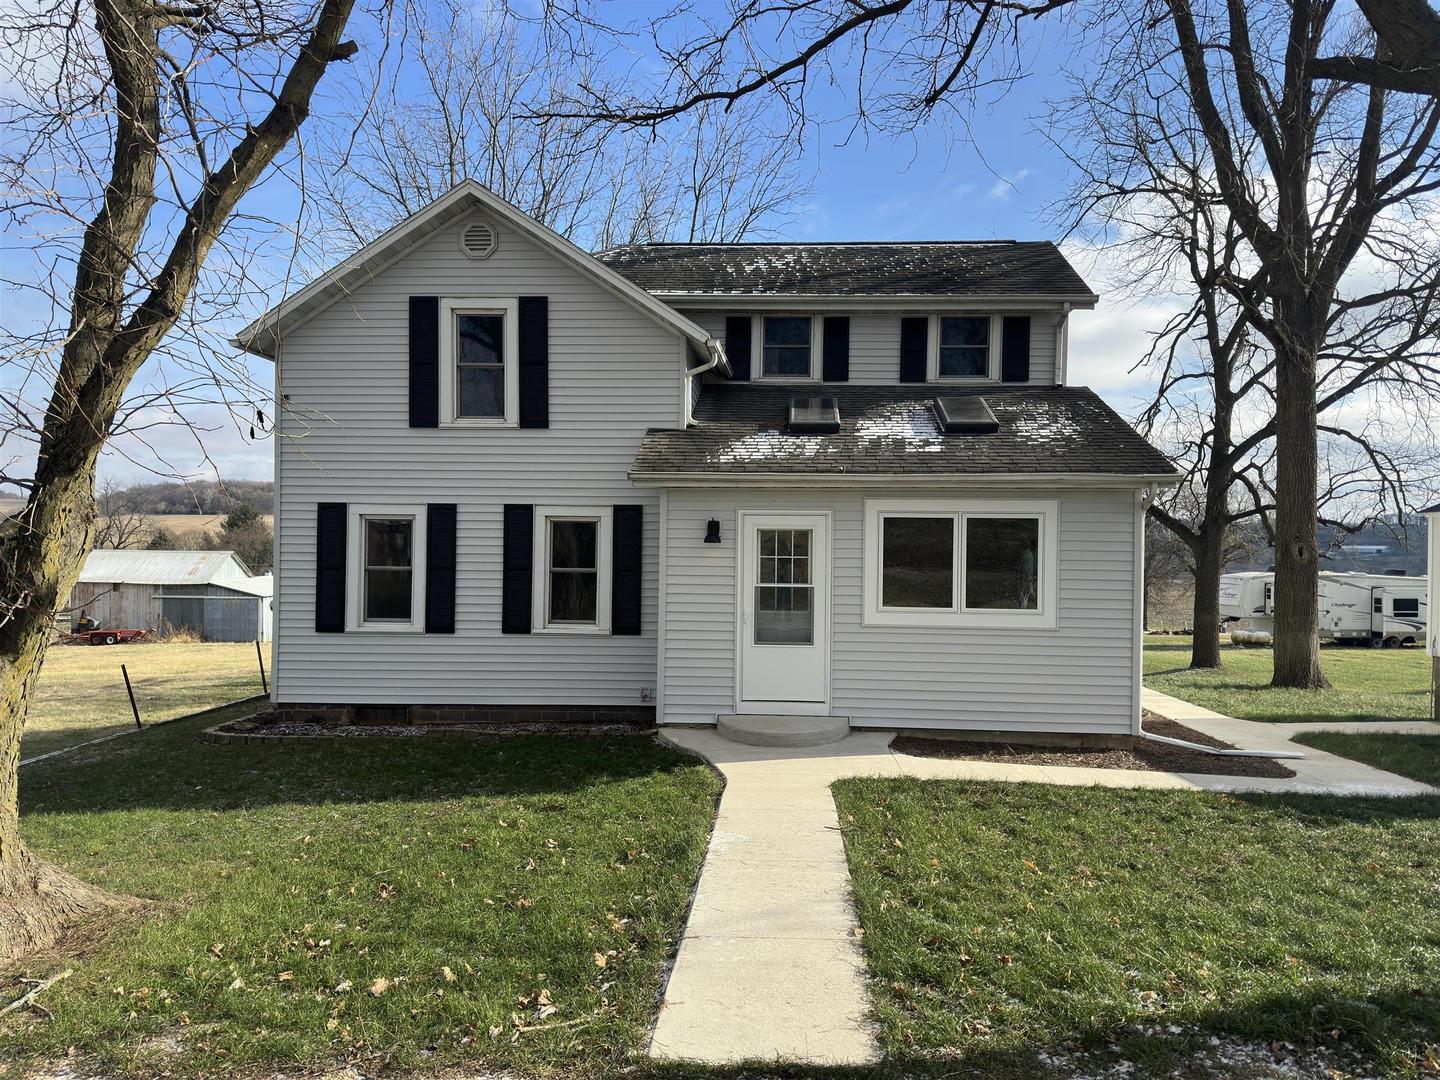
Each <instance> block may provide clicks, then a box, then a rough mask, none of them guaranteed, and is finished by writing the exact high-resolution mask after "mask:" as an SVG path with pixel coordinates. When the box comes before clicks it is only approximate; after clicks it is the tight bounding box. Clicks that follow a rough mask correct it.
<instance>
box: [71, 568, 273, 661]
mask: <svg viewBox="0 0 1440 1080" xmlns="http://www.w3.org/2000/svg"><path fill="white" fill-rule="evenodd" d="M274 591H275V584H274V578H272V577H271V576H270V575H268V574H266V575H263V576H259V577H257V576H255V575H253V574H251V573H250V569H249V567H247V566H246V565H245V564H244V562H242V561H241V560H240V557H239V556H238V555H236V554H235V553H234V552H233V551H131V550H119V551H116V550H101V551H92V552H91V553H90V557H89V558H88V559H86V560H85V568H84V569H83V570H82V571H81V572H80V581H79V583H78V584H77V585H76V586H75V591H74V593H73V594H71V597H70V603H69V604H67V605H66V606H65V608H64V609H63V610H62V611H61V613H60V624H61V626H62V628H64V629H67V630H68V629H70V628H71V626H73V625H74V624H75V623H76V622H77V621H78V620H79V619H80V618H81V617H82V616H88V617H89V618H90V619H92V620H93V621H94V623H95V625H96V627H97V628H102V629H126V630H155V631H157V632H162V633H163V632H167V631H170V630H184V631H189V632H191V633H194V634H196V635H197V636H198V637H199V638H200V639H201V640H202V641H257V640H258V641H269V640H270V624H271V605H272V601H273V596H274Z"/></svg>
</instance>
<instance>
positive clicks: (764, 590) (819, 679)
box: [738, 513, 830, 714]
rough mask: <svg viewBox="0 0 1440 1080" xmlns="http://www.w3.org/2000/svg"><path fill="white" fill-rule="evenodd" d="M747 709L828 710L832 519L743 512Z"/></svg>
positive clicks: (742, 692) (743, 706)
mask: <svg viewBox="0 0 1440 1080" xmlns="http://www.w3.org/2000/svg"><path fill="white" fill-rule="evenodd" d="M740 535H741V545H742V552H741V559H740V612H741V617H740V672H739V680H740V689H739V694H738V697H739V702H738V706H739V709H740V711H741V712H756V713H800V714H804V713H824V712H828V709H829V701H830V519H829V516H828V515H826V514H758V513H756V514H750V513H746V514H742V515H741V516H740Z"/></svg>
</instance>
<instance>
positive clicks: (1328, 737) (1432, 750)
mask: <svg viewBox="0 0 1440 1080" xmlns="http://www.w3.org/2000/svg"><path fill="white" fill-rule="evenodd" d="M1295 741H1296V742H1298V743H1304V744H1305V745H1306V746H1313V747H1315V748H1316V749H1317V750H1328V751H1329V752H1330V753H1332V754H1339V755H1340V756H1341V757H1347V758H1353V759H1354V760H1356V761H1363V762H1364V763H1365V764H1366V765H1374V766H1375V767H1376V768H1377V769H1384V770H1385V771H1386V772H1393V773H1399V774H1400V775H1401V776H1408V777H1410V779H1412V780H1419V781H1421V782H1422V783H1426V784H1434V785H1435V786H1437V787H1440V735H1383V734H1376V735H1363V734H1359V735H1352V734H1347V733H1345V732H1341V731H1303V732H1301V733H1300V734H1299V735H1297V736H1295Z"/></svg>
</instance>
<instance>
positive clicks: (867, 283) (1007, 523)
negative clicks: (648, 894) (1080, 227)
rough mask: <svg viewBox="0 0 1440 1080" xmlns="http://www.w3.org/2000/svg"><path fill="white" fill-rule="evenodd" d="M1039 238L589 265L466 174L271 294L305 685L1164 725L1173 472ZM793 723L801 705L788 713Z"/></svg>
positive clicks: (723, 248) (614, 706) (662, 252)
mask: <svg viewBox="0 0 1440 1080" xmlns="http://www.w3.org/2000/svg"><path fill="white" fill-rule="evenodd" d="M1095 302H1096V297H1095V296H1094V294H1093V293H1092V292H1091V291H1090V289H1089V288H1088V287H1087V286H1086V285H1085V283H1084V282H1083V281H1082V280H1081V279H1080V277H1079V276H1078V275H1077V274H1076V273H1075V271H1074V270H1073V269H1072V268H1071V266H1070V265H1069V263H1067V262H1066V260H1065V258H1064V257H1063V256H1062V255H1061V254H1060V252H1059V251H1058V250H1057V249H1056V247H1055V246H1054V245H1053V244H1049V243H1011V242H980V243H943V242H937V243H895V244H881V243H874V244H872V243H836V244H655V245H641V246H635V247H626V248H620V249H616V250H611V251H604V252H600V253H598V254H590V253H587V252H585V251H583V250H581V249H580V248H578V247H576V246H574V245H573V244H571V243H570V242H569V241H568V240H566V239H565V238H564V237H562V236H559V235H557V234H555V233H554V232H552V231H550V230H549V229H547V228H545V227H544V226H542V225H540V224H538V223H537V222H535V221H534V220H532V219H531V218H529V217H527V216H526V215H524V214H522V213H521V212H520V211H518V210H516V209H515V208H514V207H512V206H510V205H509V204H507V203H505V202H503V201H502V200H500V199H498V198H497V197H496V196H494V195H493V194H491V193H490V192H488V191H487V190H485V189H484V188H482V187H480V186H479V185H476V184H473V183H466V184H462V185H460V186H459V187H457V188H455V189H454V190H452V191H451V192H449V193H448V194H447V195H445V196H444V197H442V198H441V199H439V200H437V201H436V202H435V203H434V204H432V205H431V206H429V207H428V208H426V209H425V210H423V211H421V212H420V213H418V214H416V215H415V216H414V217H412V218H410V219H409V220H407V221H405V222H402V223H401V224H400V225H398V226H396V227H395V228H393V229H391V230H390V231H389V232H387V233H385V234H384V235H383V236H381V237H380V238H379V239H377V240H376V241H375V242H374V243H372V244H370V245H369V246H367V247H366V248H364V249H363V250H361V251H360V252H358V253H357V254H356V255H354V256H353V257H351V258H350V259H348V260H346V261H345V262H343V263H342V264H340V265H339V266H337V267H335V268H334V269H333V270H332V271H330V272H328V273H326V274H325V275H323V276H321V277H319V278H317V279H316V280H315V281H314V282H312V283H311V284H310V285H308V286H306V287H305V288H303V289H301V290H299V291H298V292H297V293H296V294H295V295H293V296H292V297H291V298H289V299H288V300H286V301H285V302H284V303H282V304H280V305H279V306H278V307H276V308H274V309H273V310H272V311H270V312H268V313H267V314H266V315H265V316H263V317H262V318H261V319H259V320H257V321H256V322H255V323H254V324H252V325H251V326H250V327H248V328H247V329H246V330H245V331H244V332H243V333H242V334H241V335H240V336H239V337H238V338H237V339H236V341H237V344H238V345H240V346H241V347H242V348H244V349H247V350H248V351H250V352H253V353H256V354H259V355H262V356H266V357H269V358H271V359H273V360H274V361H275V368H276V396H277V405H276V415H277V417H278V418H279V421H278V423H279V433H280V437H279V438H277V439H276V463H275V473H276V477H275V478H276V486H277V492H276V508H277V522H276V526H277V545H278V546H277V559H276V572H277V575H278V586H277V594H276V619H275V665H274V679H273V684H272V685H273V696H274V700H275V702H276V704H277V706H279V707H280V708H281V709H282V711H285V712H300V713H306V714H308V713H316V712H318V713H322V714H326V715H337V714H338V715H342V716H347V717H351V718H354V719H359V720H365V719H387V720H392V721H393V720H401V719H409V720H412V721H415V722H421V723H434V722H460V723H463V722H475V721H500V722H503V721H506V720H511V719H517V720H519V719H535V720H539V721H542V722H543V721H571V722H584V721H593V720H609V719H621V720H633V721H640V722H652V721H653V722H656V723H659V724H661V725H665V724H691V725H695V724H715V723H716V722H717V719H719V718H722V717H727V716H730V715H733V714H744V715H774V716H777V717H784V716H795V715H801V716H807V717H814V716H830V717H846V718H848V719H849V723H850V724H851V725H853V726H855V727H870V728H895V729H905V728H909V729H968V730H998V731H1008V732H1046V733H1052V732H1063V733H1073V734H1084V735H1092V736H1128V735H1130V734H1132V733H1133V732H1135V731H1136V730H1138V723H1139V701H1140V632H1141V625H1140V601H1141V595H1140V593H1141V563H1142V535H1143V523H1144V512H1145V506H1146V501H1147V499H1148V498H1149V497H1150V496H1151V494H1153V492H1154V490H1155V488H1156V486H1157V485H1162V484H1168V483H1173V482H1174V480H1175V474H1174V471H1173V469H1172V467H1171V465H1170V464H1169V462H1168V461H1167V460H1166V459H1165V458H1164V456H1163V455H1161V454H1160V453H1159V452H1158V451H1156V450H1155V449H1154V448H1153V447H1151V446H1150V445H1149V444H1148V443H1146V442H1145V441H1144V440H1143V439H1141V438H1140V437H1139V436H1138V435H1136V434H1135V432H1134V431H1132V430H1131V429H1130V427H1128V426H1127V425H1126V424H1125V422H1124V421H1123V420H1121V418H1120V417H1119V416H1117V415H1116V414H1115V413H1114V412H1113V411H1112V410H1111V409H1110V408H1109V407H1107V406H1106V405H1105V404H1104V403H1103V402H1102V401H1101V400H1100V399H1099V398H1098V397H1097V396H1096V395H1095V394H1094V393H1092V392H1091V391H1089V390H1087V389H1084V388H1081V387H1071V386H1067V385H1066V380H1065V368H1066V337H1067V324H1068V317H1069V314H1070V312H1072V311H1073V310H1075V309H1077V308H1088V307H1091V306H1093V305H1094V303H1095ZM777 723H783V721H777Z"/></svg>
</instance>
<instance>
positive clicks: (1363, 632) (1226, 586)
mask: <svg viewBox="0 0 1440 1080" xmlns="http://www.w3.org/2000/svg"><path fill="white" fill-rule="evenodd" d="M1428 609H1429V581H1428V579H1427V578H1423V577H1406V576H1404V575H1396V574H1363V573H1344V574H1341V573H1322V574H1321V575H1320V638H1321V640H1322V641H1343V642H1366V641H1368V642H1369V643H1370V644H1371V645H1374V646H1377V647H1378V646H1381V645H1384V646H1387V647H1390V648H1396V647H1398V646H1400V645H1413V644H1415V643H1417V642H1423V641H1424V640H1425V627H1426V624H1427V621H1428V615H1429V611H1428ZM1220 617H1221V619H1223V620H1224V621H1225V622H1227V623H1230V622H1239V621H1241V620H1244V621H1245V622H1246V623H1248V625H1249V628H1250V630H1252V631H1258V632H1259V633H1260V634H1262V635H1263V634H1268V633H1270V632H1272V631H1273V630H1274V629H1275V575H1274V573H1273V572H1271V573H1267V572H1248V573H1240V574H1226V575H1224V576H1223V577H1222V578H1221V579H1220ZM1248 643H1259V642H1257V640H1256V639H1255V638H1254V637H1251V638H1250V640H1249V642H1248Z"/></svg>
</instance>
